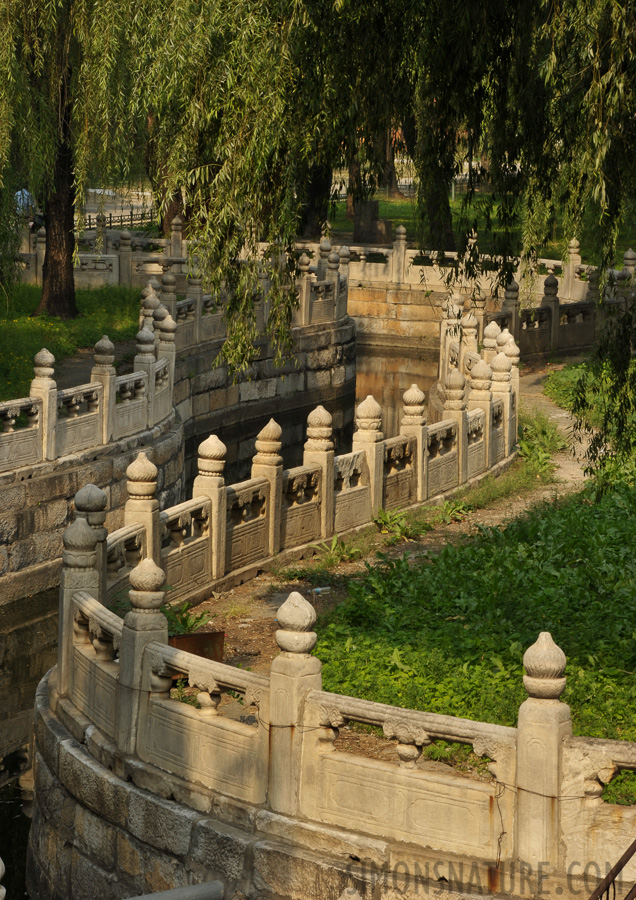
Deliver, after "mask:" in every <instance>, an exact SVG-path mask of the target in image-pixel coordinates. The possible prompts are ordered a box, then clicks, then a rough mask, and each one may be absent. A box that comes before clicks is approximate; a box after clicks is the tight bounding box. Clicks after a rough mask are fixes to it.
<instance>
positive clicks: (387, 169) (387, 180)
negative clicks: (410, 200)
mask: <svg viewBox="0 0 636 900" xmlns="http://www.w3.org/2000/svg"><path fill="white" fill-rule="evenodd" d="M382 187H384V188H386V191H387V196H388V197H389V198H390V199H391V200H397V199H398V198H399V197H402V196H403V194H402V192H401V191H400V188H399V185H398V179H397V172H396V171H395V147H394V146H393V135H392V133H391V130H390V129H389V130H388V131H387V133H386V162H385V166H384V172H383V173H382Z"/></svg>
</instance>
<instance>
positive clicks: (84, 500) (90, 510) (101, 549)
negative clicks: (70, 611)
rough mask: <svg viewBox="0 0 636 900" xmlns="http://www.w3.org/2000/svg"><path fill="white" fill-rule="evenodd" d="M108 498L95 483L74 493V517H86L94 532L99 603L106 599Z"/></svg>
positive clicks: (96, 596) (96, 597)
mask: <svg viewBox="0 0 636 900" xmlns="http://www.w3.org/2000/svg"><path fill="white" fill-rule="evenodd" d="M107 503H108V498H107V496H106V494H105V493H104V491H102V489H101V488H98V487H97V485H96V484H87V485H85V486H84V487H83V488H81V489H80V490H79V491H78V492H77V493H76V494H75V517H76V518H77V519H86V521H87V522H88V524H89V525H90V527H91V529H92V530H93V532H94V534H95V542H96V543H95V566H96V568H97V572H98V574H99V592H98V593H97V594H96V595H95V599H96V600H99V602H100V603H104V601H105V600H106V574H107V572H106V538H107V537H108V531H107V529H106V528H105V527H104V522H105V521H106V505H107Z"/></svg>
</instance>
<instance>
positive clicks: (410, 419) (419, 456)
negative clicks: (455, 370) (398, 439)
mask: <svg viewBox="0 0 636 900" xmlns="http://www.w3.org/2000/svg"><path fill="white" fill-rule="evenodd" d="M402 399H403V401H404V413H403V415H402V422H401V423H400V434H407V435H409V436H412V437H414V438H415V440H416V441H417V449H416V451H415V470H416V472H417V499H418V500H426V497H427V496H428V495H427V486H428V477H427V471H426V466H427V462H428V447H427V440H426V438H427V434H428V429H427V427H426V405H425V403H426V395H425V394H424V391H421V390H420V389H419V388H418V386H417V385H416V384H412V385H411V387H410V388H409V389H408V391H406V392H405V394H404V396H403V397H402Z"/></svg>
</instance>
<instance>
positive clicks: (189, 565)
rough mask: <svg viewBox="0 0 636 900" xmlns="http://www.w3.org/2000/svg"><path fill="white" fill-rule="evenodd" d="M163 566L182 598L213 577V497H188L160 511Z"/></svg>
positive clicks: (172, 589) (195, 593)
mask: <svg viewBox="0 0 636 900" xmlns="http://www.w3.org/2000/svg"><path fill="white" fill-rule="evenodd" d="M159 522H160V527H161V532H162V538H163V539H162V547H161V568H162V569H163V571H164V572H165V573H166V583H167V584H168V586H169V588H170V590H171V591H174V592H175V596H178V597H179V599H184V600H187V599H189V594H190V592H192V594H193V595H195V596H196V595H197V592H199V593H200V589H201V588H202V587H207V586H208V585H209V584H210V583H211V581H212V554H211V552H210V535H209V530H210V501H209V500H207V499H205V498H203V499H201V498H199V499H196V500H187V501H186V502H185V503H180V504H179V505H178V506H172V507H171V508H170V509H169V510H165V511H164V512H162V513H160V517H159Z"/></svg>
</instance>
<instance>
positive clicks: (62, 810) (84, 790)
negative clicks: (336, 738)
mask: <svg viewBox="0 0 636 900" xmlns="http://www.w3.org/2000/svg"><path fill="white" fill-rule="evenodd" d="M55 682H56V676H55V671H53V672H52V673H49V675H48V676H47V678H46V679H44V680H43V681H42V683H41V686H40V688H39V689H38V693H37V696H36V706H35V714H36V719H35V724H36V736H37V748H38V752H37V754H36V757H35V790H36V796H37V798H38V799H37V803H36V806H35V810H34V817H33V824H32V827H31V833H30V838H29V854H28V862H27V887H28V890H29V894H30V896H31V897H33V898H37V900H86V898H87V897H91V898H94V900H120V898H121V900H123V898H127V897H131V896H136V895H137V894H142V893H149V892H151V891H161V890H168V889H170V888H174V887H182V886H186V885H188V884H197V883H199V882H202V881H212V880H214V879H220V880H221V881H222V882H223V883H224V885H225V897H227V898H232V897H234V898H241V897H259V898H272V900H274V898H283V897H290V896H292V897H298V896H303V897H306V898H315V900H325V898H334V900H336V898H338V897H339V896H340V895H341V893H342V892H343V891H344V890H345V889H346V888H347V887H349V886H351V885H352V884H355V883H357V884H358V886H359V887H363V885H364V883H365V881H367V882H371V883H372V880H373V878H374V877H376V873H377V872H378V871H380V869H381V867H382V866H386V865H387V864H388V861H389V858H390V844H389V843H387V842H385V841H378V840H374V839H372V838H364V837H358V836H355V835H351V834H347V833H346V832H343V831H340V830H339V829H334V828H329V827H321V826H320V825H311V824H309V823H307V824H303V823H301V822H298V821H297V820H295V819H294V818H293V817H288V816H284V815H279V814H276V813H273V812H270V811H268V810H266V809H259V808H258V807H255V806H253V805H251V804H246V803H243V802H240V801H237V800H232V799H231V798H224V797H222V796H218V795H215V793H214V792H212V791H210V790H206V789H205V787H203V786H202V785H201V784H198V785H191V784H188V783H187V782H185V781H184V780H183V779H180V778H177V777H174V776H170V775H169V774H168V773H166V772H163V771H161V770H160V769H158V768H156V767H153V766H147V765H144V764H140V763H139V762H138V761H137V760H135V759H134V758H132V757H130V758H122V757H118V756H117V754H116V753H114V747H113V746H112V744H110V743H109V742H108V741H106V740H105V739H104V738H103V736H102V735H100V734H99V732H97V731H96V730H95V729H94V728H93V727H92V726H90V724H89V723H88V720H86V719H83V718H82V716H81V715H78V714H77V712H76V711H73V710H72V708H71V707H70V705H68V704H66V705H64V704H63V703H61V704H60V702H59V701H58V700H57V697H56V683H55ZM49 695H51V696H52V697H53V702H54V704H55V703H56V702H57V704H58V705H57V711H56V715H53V714H52V711H51V707H50V704H49ZM63 722H64V724H62V723H63ZM361 860H362V861H364V863H367V864H368V872H367V873H365V871H364V864H363V866H362V871H357V870H358V869H359V866H356V861H358V862H359V861H361ZM367 886H369V885H367ZM363 889H364V888H363Z"/></svg>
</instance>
